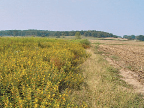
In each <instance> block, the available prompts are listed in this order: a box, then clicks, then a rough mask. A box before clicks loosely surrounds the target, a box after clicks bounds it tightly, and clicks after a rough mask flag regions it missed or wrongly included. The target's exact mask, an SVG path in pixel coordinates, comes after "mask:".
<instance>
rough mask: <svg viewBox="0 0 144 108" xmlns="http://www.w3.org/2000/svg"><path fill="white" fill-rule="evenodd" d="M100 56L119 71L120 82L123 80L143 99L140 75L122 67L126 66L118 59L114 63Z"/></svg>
mask: <svg viewBox="0 0 144 108" xmlns="http://www.w3.org/2000/svg"><path fill="white" fill-rule="evenodd" d="M90 41H91V43H95V42H96V41H95V40H90ZM102 55H103V56H104V57H105V59H106V60H107V61H108V62H109V64H110V65H112V66H114V67H115V68H118V69H119V71H120V75H121V76H122V80H124V81H125V82H126V83H127V84H130V85H132V86H133V89H134V91H135V92H137V93H140V94H142V95H143V98H144V83H142V82H143V81H141V77H140V74H139V73H137V72H135V71H131V70H130V69H128V68H126V67H125V66H124V65H126V64H125V62H124V61H123V60H121V59H120V60H118V61H116V60H114V59H112V58H110V57H109V56H107V55H105V54H104V53H102ZM142 79H143V78H142Z"/></svg>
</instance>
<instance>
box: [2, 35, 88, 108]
mask: <svg viewBox="0 0 144 108" xmlns="http://www.w3.org/2000/svg"><path fill="white" fill-rule="evenodd" d="M83 41H86V40H82V41H76V42H72V41H66V40H61V39H48V38H31V37H29V38H28V37H27V38H22V37H15V38H14V37H11V38H8V37H7V38H6V37H2V38H0V107H1V108H3V107H5V108H9V107H13V108H14V107H19V108H25V107H29V108H30V107H35V108H37V107H42V108H44V107H55V108H58V107H76V106H75V104H74V103H72V102H71V101H70V99H69V94H70V90H71V89H79V86H80V85H81V84H82V83H83V80H84V78H83V76H82V74H81V73H80V69H79V67H80V64H82V63H83V62H84V61H85V60H86V58H87V57H88V56H89V55H88V54H86V51H85V50H84V47H88V46H87V45H84V43H83ZM84 106H86V105H85V104H84V103H81V105H80V106H79V107H84Z"/></svg>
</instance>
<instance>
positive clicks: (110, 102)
mask: <svg viewBox="0 0 144 108" xmlns="http://www.w3.org/2000/svg"><path fill="white" fill-rule="evenodd" d="M94 50H95V48H94V47H93V48H92V49H88V50H87V51H88V52H89V53H91V57H90V58H89V59H88V60H87V61H86V62H85V63H84V64H83V65H82V69H83V75H84V77H85V82H86V84H87V86H83V88H82V90H80V91H75V92H74V93H73V96H74V97H76V96H77V99H76V100H75V102H77V104H79V100H81V101H82V100H84V101H85V102H86V103H87V104H88V107H90V108H110V107H113V108H128V107H135V108H143V107H144V104H143V103H144V100H142V99H141V98H139V96H138V95H137V94H135V93H133V90H132V88H131V87H130V86H128V85H127V84H126V83H125V82H124V81H122V80H120V76H119V75H118V73H119V71H118V70H117V69H114V68H112V67H111V66H110V65H109V64H108V62H107V61H106V60H104V59H103V57H102V56H101V55H100V54H95V53H94V52H95V51H94ZM84 87H85V88H84Z"/></svg>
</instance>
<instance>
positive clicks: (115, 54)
mask: <svg viewBox="0 0 144 108" xmlns="http://www.w3.org/2000/svg"><path fill="white" fill-rule="evenodd" d="M97 42H99V43H100V45H99V50H100V51H102V52H105V54H106V55H108V56H109V57H111V58H113V60H115V63H117V64H119V65H120V66H121V67H123V68H128V69H130V70H132V71H135V72H136V73H137V74H138V76H139V79H138V80H139V81H140V82H142V83H144V42H140V41H126V40H97Z"/></svg>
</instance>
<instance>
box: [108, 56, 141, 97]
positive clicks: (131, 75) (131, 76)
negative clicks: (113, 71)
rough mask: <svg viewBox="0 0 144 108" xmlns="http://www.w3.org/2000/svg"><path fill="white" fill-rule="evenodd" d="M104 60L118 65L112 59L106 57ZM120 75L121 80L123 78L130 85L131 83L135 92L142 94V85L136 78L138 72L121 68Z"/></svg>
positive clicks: (137, 77)
mask: <svg viewBox="0 0 144 108" xmlns="http://www.w3.org/2000/svg"><path fill="white" fill-rule="evenodd" d="M106 60H107V61H108V62H109V63H110V64H111V65H113V66H115V67H119V66H118V65H117V64H115V62H114V61H113V60H112V59H110V58H106ZM120 75H121V76H122V80H124V81H125V82H126V83H128V84H130V85H133V88H134V90H135V92H137V93H140V94H142V95H144V85H143V84H142V83H141V82H139V81H138V79H139V76H138V74H136V73H135V72H133V71H131V70H128V69H124V68H121V69H120Z"/></svg>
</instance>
